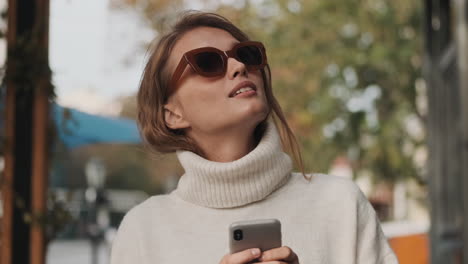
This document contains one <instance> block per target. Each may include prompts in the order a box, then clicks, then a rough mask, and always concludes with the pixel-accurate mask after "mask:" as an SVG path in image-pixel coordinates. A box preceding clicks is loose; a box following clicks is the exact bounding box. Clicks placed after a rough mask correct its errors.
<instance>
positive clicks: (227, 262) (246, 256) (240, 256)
mask: <svg viewBox="0 0 468 264" xmlns="http://www.w3.org/2000/svg"><path fill="white" fill-rule="evenodd" d="M261 255H262V252H261V251H260V249H258V248H251V249H246V250H244V251H241V252H237V253H234V254H227V255H225V256H224V257H223V259H222V260H221V262H220V264H245V263H252V261H253V260H255V259H257V258H258V257H260V256H261Z"/></svg>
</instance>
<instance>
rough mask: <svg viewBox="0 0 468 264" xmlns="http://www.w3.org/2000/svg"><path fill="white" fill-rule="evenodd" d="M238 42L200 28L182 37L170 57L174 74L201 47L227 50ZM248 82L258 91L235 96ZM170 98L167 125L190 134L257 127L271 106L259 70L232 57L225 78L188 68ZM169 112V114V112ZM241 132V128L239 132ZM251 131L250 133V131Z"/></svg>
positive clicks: (221, 31)
mask: <svg viewBox="0 0 468 264" xmlns="http://www.w3.org/2000/svg"><path fill="white" fill-rule="evenodd" d="M236 43H239V41H238V40H237V39H235V38H234V37H233V36H232V35H231V34H230V33H228V32H227V31H224V30H222V29H218V28H211V27H199V28H196V29H193V30H191V31H189V32H187V33H186V34H184V35H183V36H182V38H181V39H179V41H178V42H177V43H176V45H175V46H174V49H173V51H172V53H171V55H170V57H169V69H170V72H171V73H173V72H174V70H175V67H176V66H177V64H178V63H179V61H180V60H181V58H182V55H183V54H184V53H185V52H187V51H190V50H193V49H196V48H201V47H215V48H217V49H219V50H222V51H226V50H230V49H232V47H233V46H234V45H235V44H236ZM244 81H249V82H251V84H250V85H248V86H252V84H253V85H254V86H255V92H247V93H245V94H243V93H241V94H239V95H236V96H232V95H231V93H232V91H233V89H234V88H235V87H236V86H237V85H238V84H240V83H241V82H244ZM171 88H172V89H174V88H175V89H174V90H173V91H172V95H171V96H170V98H169V100H168V103H167V104H166V105H165V108H166V115H165V117H166V123H167V124H168V126H169V127H170V128H173V129H187V132H189V133H200V132H201V133H204V134H214V133H221V132H222V131H226V130H230V129H233V128H242V126H244V128H245V129H250V128H255V126H256V125H257V124H258V123H259V122H261V121H262V120H264V119H265V118H266V116H267V114H268V104H267V100H266V96H265V90H264V84H263V80H262V75H261V72H260V70H254V71H247V69H246V67H245V65H244V64H243V63H241V62H239V61H237V60H236V59H234V58H229V59H228V62H227V70H226V74H225V75H224V76H219V77H210V78H208V77H203V76H200V75H198V74H197V73H196V72H195V71H194V70H193V69H192V67H191V66H189V65H187V67H186V68H185V71H184V72H183V74H182V75H181V78H180V80H179V81H178V83H177V86H176V87H171ZM167 110H169V111H167ZM237 130H239V129H237ZM247 131H248V130H247Z"/></svg>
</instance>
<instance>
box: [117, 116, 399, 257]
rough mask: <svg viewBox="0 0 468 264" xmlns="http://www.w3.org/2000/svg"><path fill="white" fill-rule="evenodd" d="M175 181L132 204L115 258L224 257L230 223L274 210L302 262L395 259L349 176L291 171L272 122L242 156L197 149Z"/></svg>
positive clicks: (184, 157)
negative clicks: (207, 154)
mask: <svg viewBox="0 0 468 264" xmlns="http://www.w3.org/2000/svg"><path fill="white" fill-rule="evenodd" d="M177 156H178V158H179V160H180V162H181V164H182V166H183V167H184V169H185V174H184V175H183V176H182V177H181V179H180V181H179V184H178V186H177V189H176V190H175V191H173V192H172V193H170V194H168V195H157V196H153V197H151V198H149V199H148V200H146V201H145V202H143V203H141V204H140V205H138V206H136V207H135V208H133V209H132V210H130V211H129V212H128V213H127V214H126V216H125V217H124V219H123V221H122V223H121V224H120V227H119V230H118V233H117V236H116V238H115V240H114V242H113V246H112V253H111V264H136V263H138V264H155V263H158V264H165V263H176V264H178V263H193V264H198V263H200V264H202V263H203V264H206V263H210V264H211V263H212V264H215V263H219V262H220V260H221V259H222V257H223V256H224V255H225V254H227V253H228V252H229V245H228V237H229V236H228V227H229V225H230V224H231V223H232V222H235V221H240V220H248V219H265V218H277V219H279V220H280V221H281V230H282V241H283V245H285V246H289V247H290V248H291V249H293V251H294V252H295V253H296V254H297V255H298V257H299V261H300V263H302V264H309V263H310V264H313V263H317V264H319V263H320V264H324V263H327V264H353V263H355V264H387V263H392V264H393V263H398V261H397V259H396V257H395V255H394V253H393V251H392V249H391V248H390V247H389V245H388V243H387V240H386V238H385V236H384V234H383V232H382V230H381V227H380V224H379V220H378V218H377V216H376V214H375V211H374V210H373V208H372V206H371V205H370V203H369V202H368V201H367V199H366V197H365V196H364V195H363V194H362V192H361V191H360V190H359V188H358V187H357V186H356V185H355V184H354V183H353V182H352V181H350V180H348V179H344V178H339V177H334V176H329V175H323V174H313V175H311V176H312V179H311V180H310V181H307V180H306V179H304V177H303V176H302V174H299V173H291V169H292V162H291V159H290V158H289V156H288V155H287V154H285V153H284V152H283V151H282V149H281V143H280V139H279V135H278V132H277V130H276V127H275V125H274V124H273V123H272V122H269V123H268V127H267V130H266V132H265V134H264V135H263V137H262V139H261V141H260V143H259V144H258V146H257V147H256V148H255V149H254V150H253V151H251V152H250V153H248V154H247V155H246V156H244V157H242V158H241V159H239V160H236V161H233V162H227V163H219V162H212V161H209V160H206V159H204V158H202V157H200V156H198V155H196V154H194V153H192V152H188V151H180V152H178V153H177Z"/></svg>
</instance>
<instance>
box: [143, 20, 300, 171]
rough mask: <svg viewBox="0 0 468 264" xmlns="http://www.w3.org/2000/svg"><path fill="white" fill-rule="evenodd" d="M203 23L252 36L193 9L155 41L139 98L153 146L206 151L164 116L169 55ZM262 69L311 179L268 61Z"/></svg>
mask: <svg viewBox="0 0 468 264" xmlns="http://www.w3.org/2000/svg"><path fill="white" fill-rule="evenodd" d="M202 26H205V27H213V28H219V29H222V30H225V31H227V32H229V33H230V34H231V35H232V36H233V37H234V38H236V39H237V40H238V41H240V42H242V41H247V40H249V37H248V36H247V35H246V34H245V33H244V32H243V31H241V30H240V29H239V28H237V27H236V26H235V25H234V24H232V23H231V22H230V21H229V20H227V19H226V18H224V17H222V16H220V15H218V14H214V13H206V12H198V11H190V12H187V13H185V14H184V15H183V16H182V18H180V20H178V22H177V23H176V24H175V25H174V26H173V28H172V30H171V31H170V32H168V33H166V34H165V35H163V36H162V37H161V38H160V39H159V40H158V41H157V42H154V43H153V45H152V47H151V50H150V56H149V58H148V62H147V64H146V66H145V69H144V72H143V76H142V79H141V83H140V88H139V91H138V98H137V100H138V126H139V128H140V133H141V135H142V137H143V139H144V141H145V142H146V143H147V144H148V145H149V146H150V147H151V149H152V150H155V151H157V152H160V153H170V152H175V151H177V150H188V151H192V152H194V153H197V154H199V155H202V151H201V150H200V149H199V147H198V146H197V144H196V142H194V141H193V140H192V139H191V138H190V137H188V136H186V135H185V133H184V131H182V130H173V129H170V128H168V127H167V126H166V123H165V120H164V104H165V103H166V102H167V99H168V97H169V93H168V91H169V89H168V88H169V82H170V76H171V73H170V72H169V69H168V67H167V66H166V65H167V62H168V59H169V56H170V54H171V52H172V49H173V48H174V45H175V44H176V42H177V41H178V40H179V39H180V38H181V37H182V36H183V35H184V33H186V32H188V31H190V30H192V29H194V28H197V27H202ZM261 73H262V79H263V82H264V87H265V94H266V99H267V102H268V105H269V108H270V109H272V110H273V111H271V110H270V115H271V116H272V118H273V120H274V122H275V124H276V125H277V127H279V128H280V136H281V142H282V145H283V147H285V148H286V149H287V151H289V152H290V153H291V154H292V156H293V159H294V161H295V162H296V164H297V165H298V166H299V168H300V170H301V172H302V174H303V175H304V177H305V178H307V179H308V177H306V176H305V173H304V164H303V160H302V156H301V152H300V149H299V144H298V143H297V139H296V137H295V136H294V134H293V132H292V130H291V128H290V127H289V125H288V123H287V121H286V118H285V116H284V113H283V111H282V110H281V107H280V105H279V103H278V101H277V100H276V98H275V97H274V96H273V90H272V86H271V71H270V67H269V66H268V65H267V66H266V67H265V68H264V69H263V70H261ZM266 122H267V120H266V119H265V120H264V121H262V122H261V123H260V124H259V125H258V126H257V128H256V130H255V135H254V136H255V137H256V138H257V139H259V138H260V137H261V135H262V134H263V132H264V131H265V128H266ZM278 125H279V126H278Z"/></svg>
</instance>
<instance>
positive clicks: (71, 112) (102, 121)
mask: <svg viewBox="0 0 468 264" xmlns="http://www.w3.org/2000/svg"><path fill="white" fill-rule="evenodd" d="M51 115H52V118H53V120H54V121H55V125H56V128H57V134H58V138H59V139H60V140H61V141H62V142H63V143H64V144H65V146H67V147H68V148H76V147H80V146H83V145H89V144H97V143H120V144H139V143H141V137H140V134H139V132H138V128H137V125H136V122H135V121H134V120H131V119H127V118H113V117H104V116H99V115H92V114H88V113H84V112H81V111H78V110H76V109H71V108H65V107H62V106H59V105H57V104H52V105H51Z"/></svg>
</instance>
